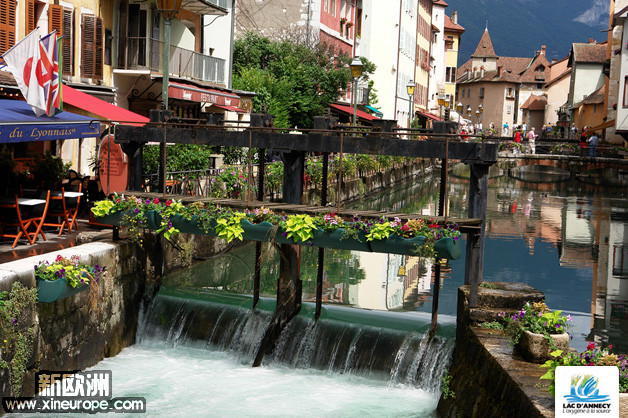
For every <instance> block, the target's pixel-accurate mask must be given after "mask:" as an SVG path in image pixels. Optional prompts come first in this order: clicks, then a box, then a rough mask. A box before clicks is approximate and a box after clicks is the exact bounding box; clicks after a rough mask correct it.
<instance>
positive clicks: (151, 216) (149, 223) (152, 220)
mask: <svg viewBox="0 0 628 418" xmlns="http://www.w3.org/2000/svg"><path fill="white" fill-rule="evenodd" d="M161 219H162V218H161V214H160V213H159V212H157V211H156V210H147V211H146V224H144V228H147V229H159V228H160V226H161Z"/></svg>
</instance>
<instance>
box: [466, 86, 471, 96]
mask: <svg viewBox="0 0 628 418" xmlns="http://www.w3.org/2000/svg"><path fill="white" fill-rule="evenodd" d="M467 97H471V87H469V88H468V89H467Z"/></svg>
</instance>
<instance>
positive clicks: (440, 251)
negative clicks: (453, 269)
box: [434, 237, 462, 260]
mask: <svg viewBox="0 0 628 418" xmlns="http://www.w3.org/2000/svg"><path fill="white" fill-rule="evenodd" d="M461 247H462V245H461V244H460V240H459V239H454V238H452V237H444V238H441V239H439V240H437V241H436V242H435V243H434V251H435V252H436V256H437V257H438V258H447V259H449V260H457V259H459V258H460V255H461V253H462V248H461Z"/></svg>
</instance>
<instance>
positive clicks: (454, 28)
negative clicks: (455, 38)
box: [445, 15, 465, 32]
mask: <svg viewBox="0 0 628 418" xmlns="http://www.w3.org/2000/svg"><path fill="white" fill-rule="evenodd" d="M464 30H465V29H464V28H463V27H462V26H460V25H458V24H456V23H454V22H452V21H451V18H450V17H449V16H447V15H445V31H450V32H464Z"/></svg>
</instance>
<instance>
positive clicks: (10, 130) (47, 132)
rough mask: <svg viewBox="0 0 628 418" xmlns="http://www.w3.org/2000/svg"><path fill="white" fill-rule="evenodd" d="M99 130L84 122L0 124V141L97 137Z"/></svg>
mask: <svg viewBox="0 0 628 418" xmlns="http://www.w3.org/2000/svg"><path fill="white" fill-rule="evenodd" d="M99 134H100V132H99V130H98V129H97V128H96V127H94V128H90V127H89V125H88V124H87V123H86V124H80V125H78V124H68V125H64V124H61V125H52V124H51V125H41V126H29V125H28V124H24V125H23V126H15V125H2V126H0V142H3V143H11V142H25V141H53V140H60V139H74V138H85V137H90V136H91V137H97V136H98V135H99Z"/></svg>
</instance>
